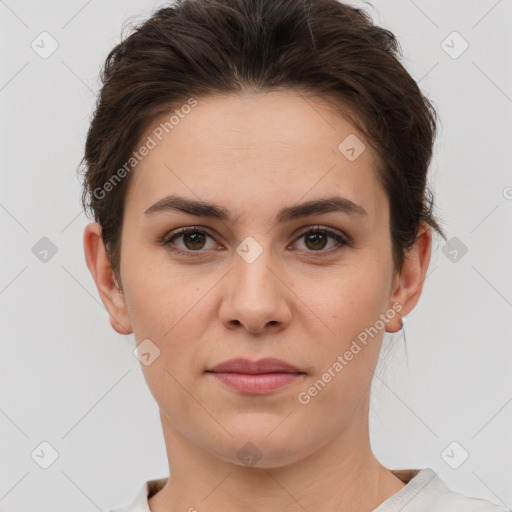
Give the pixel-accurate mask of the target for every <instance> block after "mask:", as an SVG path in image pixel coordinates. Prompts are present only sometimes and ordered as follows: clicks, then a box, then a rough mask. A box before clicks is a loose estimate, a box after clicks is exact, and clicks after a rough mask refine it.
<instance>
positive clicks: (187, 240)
mask: <svg viewBox="0 0 512 512" xmlns="http://www.w3.org/2000/svg"><path fill="white" fill-rule="evenodd" d="M180 236H182V237H183V242H184V244H185V246H186V248H187V249H190V250H191V251H194V250H198V249H202V248H203V246H204V243H205V239H206V237H205V233H203V232H200V231H190V232H188V233H185V234H182V235H180Z"/></svg>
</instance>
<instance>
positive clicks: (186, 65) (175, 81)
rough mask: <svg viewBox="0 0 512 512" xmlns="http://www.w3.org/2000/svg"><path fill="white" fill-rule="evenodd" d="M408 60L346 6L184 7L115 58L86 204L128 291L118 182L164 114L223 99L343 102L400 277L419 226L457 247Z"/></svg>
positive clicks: (223, 1) (96, 127) (429, 122)
mask: <svg viewBox="0 0 512 512" xmlns="http://www.w3.org/2000/svg"><path fill="white" fill-rule="evenodd" d="M400 56H401V50H400V46H399V43H398V41H397V39H396V38H395V36H394V35H393V34H392V33H391V32H390V31H388V30H386V29H384V28H381V27H378V26H376V25H374V24H373V22H372V21H371V18H370V16H369V15H368V14H367V13H366V12H365V11H363V10H362V9H357V8H355V7H351V6H349V5H346V4H343V3H341V2H339V1H337V0H178V1H177V2H174V3H172V4H169V6H168V7H164V8H160V9H159V10H157V11H155V12H154V13H153V15H152V16H151V17H150V18H149V19H147V20H146V21H144V22H143V23H142V24H140V25H139V26H138V27H136V28H135V30H134V31H133V32H132V33H131V34H130V35H129V36H128V37H126V38H124V39H123V40H122V41H121V42H120V43H119V44H117V45H116V46H115V47H114V48H113V49H112V50H111V51H110V53H109V55H108V57H107V59H106V62H105V65H104V68H103V70H102V71H101V75H100V76H101V80H102V88H101V91H100V93H99V97H98V100H97V104H96V109H95V112H94V116H93V118H92V120H91V124H90V127H89V131H88V134H87V140H86V144H85V154H84V158H83V159H82V162H81V164H82V163H83V162H84V161H85V164H86V167H85V172H84V176H85V179H84V187H83V193H82V203H83V206H84V209H85V210H86V211H87V210H88V209H90V211H92V213H93V215H94V219H95V221H96V222H98V223H99V224H100V225H101V227H102V237H103V241H104V243H105V247H106V249H107V252H108V255H109V259H110V262H111V264H112V267H113V269H114V272H115V274H116V277H117V279H118V281H119V283H120V282H121V281H120V268H119V265H120V250H121V247H120V243H121V228H122V222H123V209H124V202H125V201H124V200H125V196H126V190H127V187H128V184H129V182H130V176H131V173H129V172H124V173H123V176H125V177H123V179H122V180H118V182H115V183H114V182H113V181H112V179H113V178H115V173H116V171H118V170H119V169H121V167H122V166H123V165H124V168H125V169H126V162H128V161H129V160H130V155H131V154H132V152H133V151H134V148H136V146H137V144H138V143H139V140H140V138H141V137H142V136H143V134H144V133H145V131H146V130H147V129H148V127H149V125H150V123H151V122H152V121H154V119H155V118H156V117H157V116H160V115H161V114H164V113H166V112H171V111H172V109H173V108H176V106H179V105H180V104H183V103H186V102H187V100H188V99H189V98H190V97H196V98H200V97H206V96H209V95H212V94H238V93H241V92H244V91H248V90H256V91H271V90H276V89H286V88H292V89H300V90H301V91H306V92H309V93H310V94H312V95H315V96H319V97H324V98H326V99H327V98H329V99H334V100H335V105H336V106H338V107H339V109H340V112H343V113H344V114H345V115H346V116H348V118H349V120H350V121H351V122H352V124H353V125H354V126H355V127H356V128H357V129H358V130H360V132H361V133H363V134H364V135H365V136H366V137H367V138H368V141H369V143H370V144H371V146H372V147H373V148H374V149H375V152H376V155H377V158H378V161H379V169H378V178H379V180H380V182H381V184H382V185H383V187H384V189H385V191H386V193H387V195H388V198H389V204H390V235H391V240H392V247H393V262H394V267H395V270H400V269H401V268H402V264H403V261H404V259H405V251H406V250H407V249H409V248H410V247H411V246H412V245H413V244H414V242H415V240H416V236H417V230H418V227H419V224H420V222H422V221H423V222H426V223H427V224H429V225H430V226H431V227H433V228H434V229H435V230H437V231H438V232H439V233H440V234H441V235H442V236H443V238H445V239H446V236H445V235H444V233H443V230H442V228H441V227H440V226H439V224H438V222H437V221H436V219H435V218H434V214H433V195H432V192H431V191H430V190H429V189H428V187H427V170H428V167H429V165H430V161H431V158H432V149H433V143H434V139H435V134H436V120H437V114H436V111H435V109H434V107H433V106H432V104H431V102H430V101H429V100H428V99H427V98H426V97H425V96H424V95H423V94H422V92H421V91H420V89H419V87H418V85H417V83H416V82H415V81H414V80H413V78H412V77H411V76H410V75H409V73H408V72H407V71H406V70H405V68H404V67H403V66H402V64H401V63H400V61H399V58H400ZM118 177H119V176H118ZM107 183H111V185H112V186H110V187H108V188H109V191H108V194H106V193H105V184H107ZM114 185H115V186H114ZM98 191H103V193H99V192H98Z"/></svg>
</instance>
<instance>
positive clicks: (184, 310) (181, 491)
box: [84, 90, 431, 512]
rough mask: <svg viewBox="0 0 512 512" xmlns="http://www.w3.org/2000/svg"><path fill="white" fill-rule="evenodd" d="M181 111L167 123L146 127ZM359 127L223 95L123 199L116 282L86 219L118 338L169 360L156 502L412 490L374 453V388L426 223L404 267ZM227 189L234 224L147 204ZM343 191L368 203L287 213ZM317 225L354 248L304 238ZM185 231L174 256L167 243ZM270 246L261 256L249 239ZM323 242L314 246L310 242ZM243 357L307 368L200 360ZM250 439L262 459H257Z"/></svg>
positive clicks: (328, 115) (350, 497) (245, 502)
mask: <svg viewBox="0 0 512 512" xmlns="http://www.w3.org/2000/svg"><path fill="white" fill-rule="evenodd" d="M167 118H168V116H167V115H166V116H163V117H162V118H161V119H156V120H155V123H154V125H152V127H150V130H148V132H147V134H145V136H144V138H143V139H142V140H145V137H146V136H147V135H148V134H150V133H151V129H153V128H154V127H155V126H157V125H158V124H159V123H160V122H162V121H165V120H166V119H167ZM349 134H356V135H357V136H358V137H359V139H360V140H361V141H363V142H364V144H365V145H366V150H365V151H363V153H362V154H361V155H360V156H359V157H358V158H357V159H356V160H354V161H350V160H348V159H347V158H346V157H345V156H344V155H343V154H342V153H341V152H340V151H339V150H338V145H339V144H340V142H341V141H343V140H344V139H345V138H346V137H347V136H348V135H349ZM375 169H376V157H375V154H374V153H373V151H372V149H371V148H370V145H369V143H368V142H367V141H366V140H365V138H364V136H363V135H361V134H360V133H358V132H357V130H356V129H355V128H354V127H353V126H352V125H351V124H350V123H349V122H348V121H346V120H345V119H344V118H343V117H341V116H340V115H339V114H338V113H336V112H335V111H334V110H333V109H332V107H331V106H330V105H329V103H328V102H324V101H323V100H320V99H318V98H312V97H307V96H305V95H299V94H298V93H297V92H295V91H291V90H281V91H274V92H270V93H265V94H264V93H258V94H244V95H240V96H234V95H230V96H215V97H208V98H204V99H199V100H198V105H197V106H196V107H195V108H194V109H192V111H191V112H190V113H189V114H188V115H187V116H186V117H185V118H184V119H181V120H180V123H179V125H177V126H176V127H175V128H174V129H173V130H172V131H170V132H169V134H167V135H166V136H165V137H164V138H163V140H162V141H161V142H159V143H158V145H157V146H156V147H155V148H154V149H152V150H151V151H150V152H149V154H148V155H147V156H146V157H145V158H144V159H143V160H142V161H141V162H140V163H139V164H138V165H137V166H136V168H135V170H134V171H132V172H133V175H132V179H133V181H132V182H131V184H130V187H129V189H128V193H127V197H126V202H125V217H124V223H123V228H122V242H121V244H122V245H121V247H122V250H121V271H120V273H121V283H117V284H119V285H120V287H121V288H122V289H119V288H118V287H117V285H116V281H115V279H114V274H113V270H112V268H111V266H110V263H109V260H108V258H107V255H106V253H105V248H104V246H103V243H102V240H101V236H100V233H101V229H100V226H99V225H98V224H96V223H90V224H89V225H88V226H87V227H86V229H85V233H84V248H85V256H86V261H87V265H88V268H89V270H90V272H91V274H92V276H93V278H94V280H95V283H96V286H97V288H98V291H99V294H100V296H101V299H102V301H103V303H104V304H105V307H106V308H107V310H108V312H109V315H110V322H111V324H112V327H113V328H114V329H115V330H116V331H117V332H119V333H121V334H129V333H132V332H133V333H134V336H135V339H136V341H137V343H140V342H141V341H142V340H144V339H147V338H149V339H150V340H152V342H153V343H154V344H155V345H156V346H158V348H159V350H160V356H159V357H157V358H156V359H155V360H154V362H152V363H151V364H150V365H148V366H145V365H143V364H141V368H142V371H143V373H144V377H145V379H146V382H147V384H148V386H149V389H150V391H151V393H152V394H153V396H154V398H155V400H156V402H157V404H158V406H159V409H160V417H161V421H162V428H163V433H164V438H165V443H166V448H167V456H168V460H169V461H170V467H169V471H170V473H171V474H172V476H171V477H170V478H169V480H168V483H167V484H166V486H165V487H164V488H163V489H162V490H161V491H160V492H158V493H157V494H156V495H155V496H153V497H152V498H151V499H150V500H149V505H150V508H151V510H152V512H163V511H164V510H182V511H185V510H188V509H189V508H190V507H195V508H197V509H198V510H200V511H202V512H203V511H204V512H217V511H219V510H223V511H225V512H232V511H233V512H234V511H239V510H242V509H243V510H246V511H247V510H249V511H267V510H284V511H287V512H295V511H297V512H299V511H301V512H303V510H304V509H306V510H309V511H311V510H315V511H319V512H323V511H325V512H327V511H331V510H350V511H353V512H354V511H370V510H372V509H374V508H375V507H377V506H378V505H379V504H380V503H382V502H383V501H384V500H386V499H387V498H389V497H390V496H392V495H393V494H395V493H397V492H398V491H399V490H400V489H402V488H403V487H404V485H405V484H404V482H402V481H401V480H399V479H398V478H397V477H396V476H395V475H393V474H392V473H391V471H390V470H388V469H387V468H385V467H384V466H383V465H381V464H380V462H379V461H378V460H377V459H376V457H375V456H374V455H373V453H372V451H371V447H370V440H369V430H368V415H369V400H370V385H371V380H372V376H373V372H374V370H375V366H376V364H377V360H378V356H379V350H380V346H381V341H382V336H383V334H384V331H388V332H396V331H397V330H399V329H400V315H403V316H405V315H407V314H408V313H409V312H410V311H411V310H412V309H413V308H414V306H415V305H416V303H417V301H418V299H419V297H420V295H421V291H422V286H423V280H424V279H425V275H426V272H427V268H428V264H429V260H430V253H431V232H430V229H429V227H428V226H427V225H426V224H421V225H420V227H419V230H418V237H417V241H416V243H415V245H414V246H413V248H412V249H411V250H410V251H409V252H408V255H407V256H408V257H407V258H406V262H405V264H404V267H403V269H402V271H401V273H400V274H398V273H394V269H393V262H392V253H391V239H390V232H389V201H388V198H387V195H386V193H385V191H384V190H383V189H382V187H381V186H380V184H379V182H378V181H377V178H376V174H375V172H376V171H375ZM171 193H172V194H179V195H181V196H184V197H187V198H189V199H196V200H197V199H201V200H204V201H208V202H215V203H217V204H219V205H222V206H223V207H224V208H226V209H227V210H229V211H230V212H231V213H232V214H233V215H236V216H238V221H237V222H236V223H228V222H225V221H221V220H218V219H211V218H207V217H195V216H192V215H190V214H186V213H182V212H171V211H167V212H159V213H155V214H152V215H148V214H145V213H144V212H145V211H146V210H147V209H148V208H149V207H150V206H151V205H153V204H154V203H156V202H157V201H159V200H160V199H162V198H163V197H165V196H167V195H169V194H171ZM333 194H336V195H339V196H342V197H345V198H348V199H350V200H351V201H353V202H354V203H357V204H358V205H360V206H362V207H363V208H364V209H365V210H366V212H367V215H366V216H364V217H358V216H354V217H351V216H349V215H347V214H345V213H339V212H330V213H323V214H320V215H310V216H308V217H305V218H301V219H296V220H292V221H290V222H287V223H284V224H276V223H275V222H274V217H275V216H276V214H277V212H278V211H279V210H280V209H281V208H284V207H287V206H293V205H296V204H298V203H301V202H304V201H308V200H312V199H319V198H324V197H327V196H331V195H333ZM317 225H320V226H321V227H322V228H330V229H331V230H333V231H335V232H339V233H340V234H346V235H348V236H349V237H350V238H351V240H352V241H353V244H352V246H343V245H340V244H339V243H338V242H337V241H336V240H334V239H332V238H327V239H326V240H325V242H323V244H325V245H322V240H321V241H320V242H318V241H316V242H315V240H312V241H311V240H310V241H308V237H307V236H306V237H304V236H300V235H301V234H303V233H304V232H305V231H307V229H309V228H313V227H315V226H317ZM191 226H199V227H201V228H202V229H204V230H206V231H208V235H210V236H207V237H206V238H203V239H199V242H198V241H197V240H195V239H193V238H192V239H191V238H190V236H189V237H188V238H187V237H186V236H185V237H184V236H182V237H180V238H178V239H176V240H175V241H174V245H175V246H177V247H179V248H181V249H183V250H185V251H187V249H188V251H189V253H190V252H193V251H194V250H195V251H196V254H197V252H198V251H199V252H201V254H202V255H201V256H199V257H192V256H183V255H178V254H175V253H173V252H172V251H170V250H169V248H168V247H165V246H163V245H159V244H158V243H157V241H158V240H159V239H161V238H162V237H164V236H165V235H167V234H168V233H170V232H171V231H175V230H177V229H178V228H182V227H191ZM248 236H251V237H253V238H254V239H255V240H256V241H257V242H258V243H259V245H260V246H261V248H262V250H263V252H262V253H261V255H260V256H259V257H258V258H257V259H256V260H255V261H253V262H252V263H248V262H247V261H245V260H244V259H243V258H241V257H240V256H239V255H238V254H237V252H236V249H237V247H238V246H239V245H240V244H241V243H242V241H244V239H245V238H246V237H248ZM315 243H316V245H315ZM393 304H399V305H400V306H401V307H402V310H401V312H400V314H396V315H394V317H393V318H392V319H390V320H389V321H387V322H386V323H385V327H384V328H383V329H381V330H379V333H378V335H376V336H374V337H373V338H372V339H371V340H370V341H369V343H368V344H367V345H366V346H364V348H363V349H362V350H361V351H360V352H359V353H358V354H357V355H356V356H354V358H353V359H352V360H351V361H350V362H348V364H347V365H346V366H345V367H344V368H343V370H342V371H340V372H339V373H337V374H336V376H335V377H334V378H332V380H331V381H330V382H329V383H328V384H327V385H326V386H325V387H324V388H323V389H322V390H321V392H319V393H318V394H317V395H316V396H315V397H313V398H311V400H310V402H309V403H308V404H306V405H304V404H301V403H300V402H299V401H298V399H297V395H298V393H300V392H301V391H304V390H307V389H308V388H309V387H310V386H311V385H312V384H313V383H314V382H316V381H318V379H319V378H321V376H322V374H323V373H324V372H325V371H326V370H327V369H328V368H329V367H331V366H332V365H333V363H334V361H336V358H337V357H338V356H339V355H340V354H341V355H342V354H344V353H345V351H346V350H348V349H349V347H350V345H351V343H352V341H353V340H355V339H356V338H357V336H358V334H359V333H361V332H362V331H364V329H365V328H368V327H370V326H373V325H374V324H375V322H376V320H378V319H379V315H380V314H381V313H385V312H386V311H388V310H390V309H392V306H393ZM233 357H246V358H248V359H252V360H256V359H259V358H261V357H276V358H279V359H282V360H285V361H287V362H289V363H291V364H293V365H295V366H297V367H298V368H299V369H300V370H301V371H303V372H305V373H306V375H305V376H303V377H302V378H300V379H298V380H297V381H295V382H293V383H291V384H289V385H287V386H284V387H283V388H280V389H278V390H277V391H273V392H272V393H269V394H266V395H260V396H257V395H248V394H244V393H241V392H238V391H236V390H233V389H231V388H228V387H226V386H225V385H224V384H222V383H221V382H219V381H218V380H217V379H215V378H214V377H212V375H210V374H206V373H205V370H207V369H209V368H212V367H213V366H214V365H215V364H217V363H219V362H221V361H225V360H227V359H231V358H233ZM247 442H251V443H252V444H253V445H254V446H255V447H256V448H257V450H258V453H259V455H260V456H261V458H260V459H259V461H258V462H257V464H256V465H255V466H249V465H246V464H244V463H243V462H242V461H241V460H240V459H239V458H238V457H237V452H238V451H239V450H240V449H241V448H242V447H243V446H244V445H245V444H246V443H247Z"/></svg>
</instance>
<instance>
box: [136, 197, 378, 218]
mask: <svg viewBox="0 0 512 512" xmlns="http://www.w3.org/2000/svg"><path fill="white" fill-rule="evenodd" d="M176 211H178V212H183V213H188V214H189V215H195V216H196V217H211V218H214V219H219V220H222V221H224V222H228V223H232V224H235V223H236V221H237V220H238V216H233V215H232V214H231V213H230V212H229V210H227V209H226V208H224V207H223V206H220V205H217V204H214V203H207V202H205V201H200V200H195V199H188V198H185V197H181V196H177V195H171V196H167V197H164V198H163V199H160V200H159V201H157V202H156V203H155V204H153V205H152V206H150V207H149V208H148V209H147V210H146V211H145V212H144V213H145V214H146V215H151V214H155V213H160V212H176ZM331 212H338V213H343V214H346V215H349V216H353V217H364V216H367V215H368V213H367V212H366V210H365V209H364V208H363V207H362V206H360V205H358V204H356V203H354V202H352V201H351V200H350V199H347V198H345V197H340V196H331V197H327V198H323V199H316V200H312V201H307V202H305V203H301V204H298V205H295V206H289V207H286V208H283V209H282V210H281V211H280V212H279V213H278V214H277V216H276V222H277V223H284V222H289V221H292V220H295V219H300V218H302V217H308V216H310V215H320V214H322V213H331Z"/></svg>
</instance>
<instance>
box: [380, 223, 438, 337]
mask: <svg viewBox="0 0 512 512" xmlns="http://www.w3.org/2000/svg"><path fill="white" fill-rule="evenodd" d="M431 249H432V232H431V230H430V226H429V225H428V224H427V223H425V222H422V223H421V224H420V227H419V228H418V232H417V234H416V242H415V243H414V245H413V246H412V247H411V248H410V249H409V250H408V251H407V252H406V254H405V260H404V264H403V266H402V270H401V272H400V273H399V274H397V275H396V276H395V279H394V282H393V293H392V295H391V298H390V302H389V307H390V308H392V307H393V304H394V305H395V307H394V308H393V309H395V308H397V305H398V303H399V304H401V306H402V309H401V311H400V314H398V315H397V316H396V317H395V318H394V319H393V320H391V321H390V322H389V323H388V324H387V328H386V331H387V332H397V331H399V330H400V328H401V319H402V317H403V316H406V315H407V314H409V313H410V312H411V311H412V310H413V309H414V306H415V305H416V303H417V302H418V300H419V298H420V296H421V292H422V290H423V283H424V281H425V276H426V273H427V269H428V264H429V262H430V255H431ZM395 327H396V328H395ZM393 328H394V330H392V329H393Z"/></svg>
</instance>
